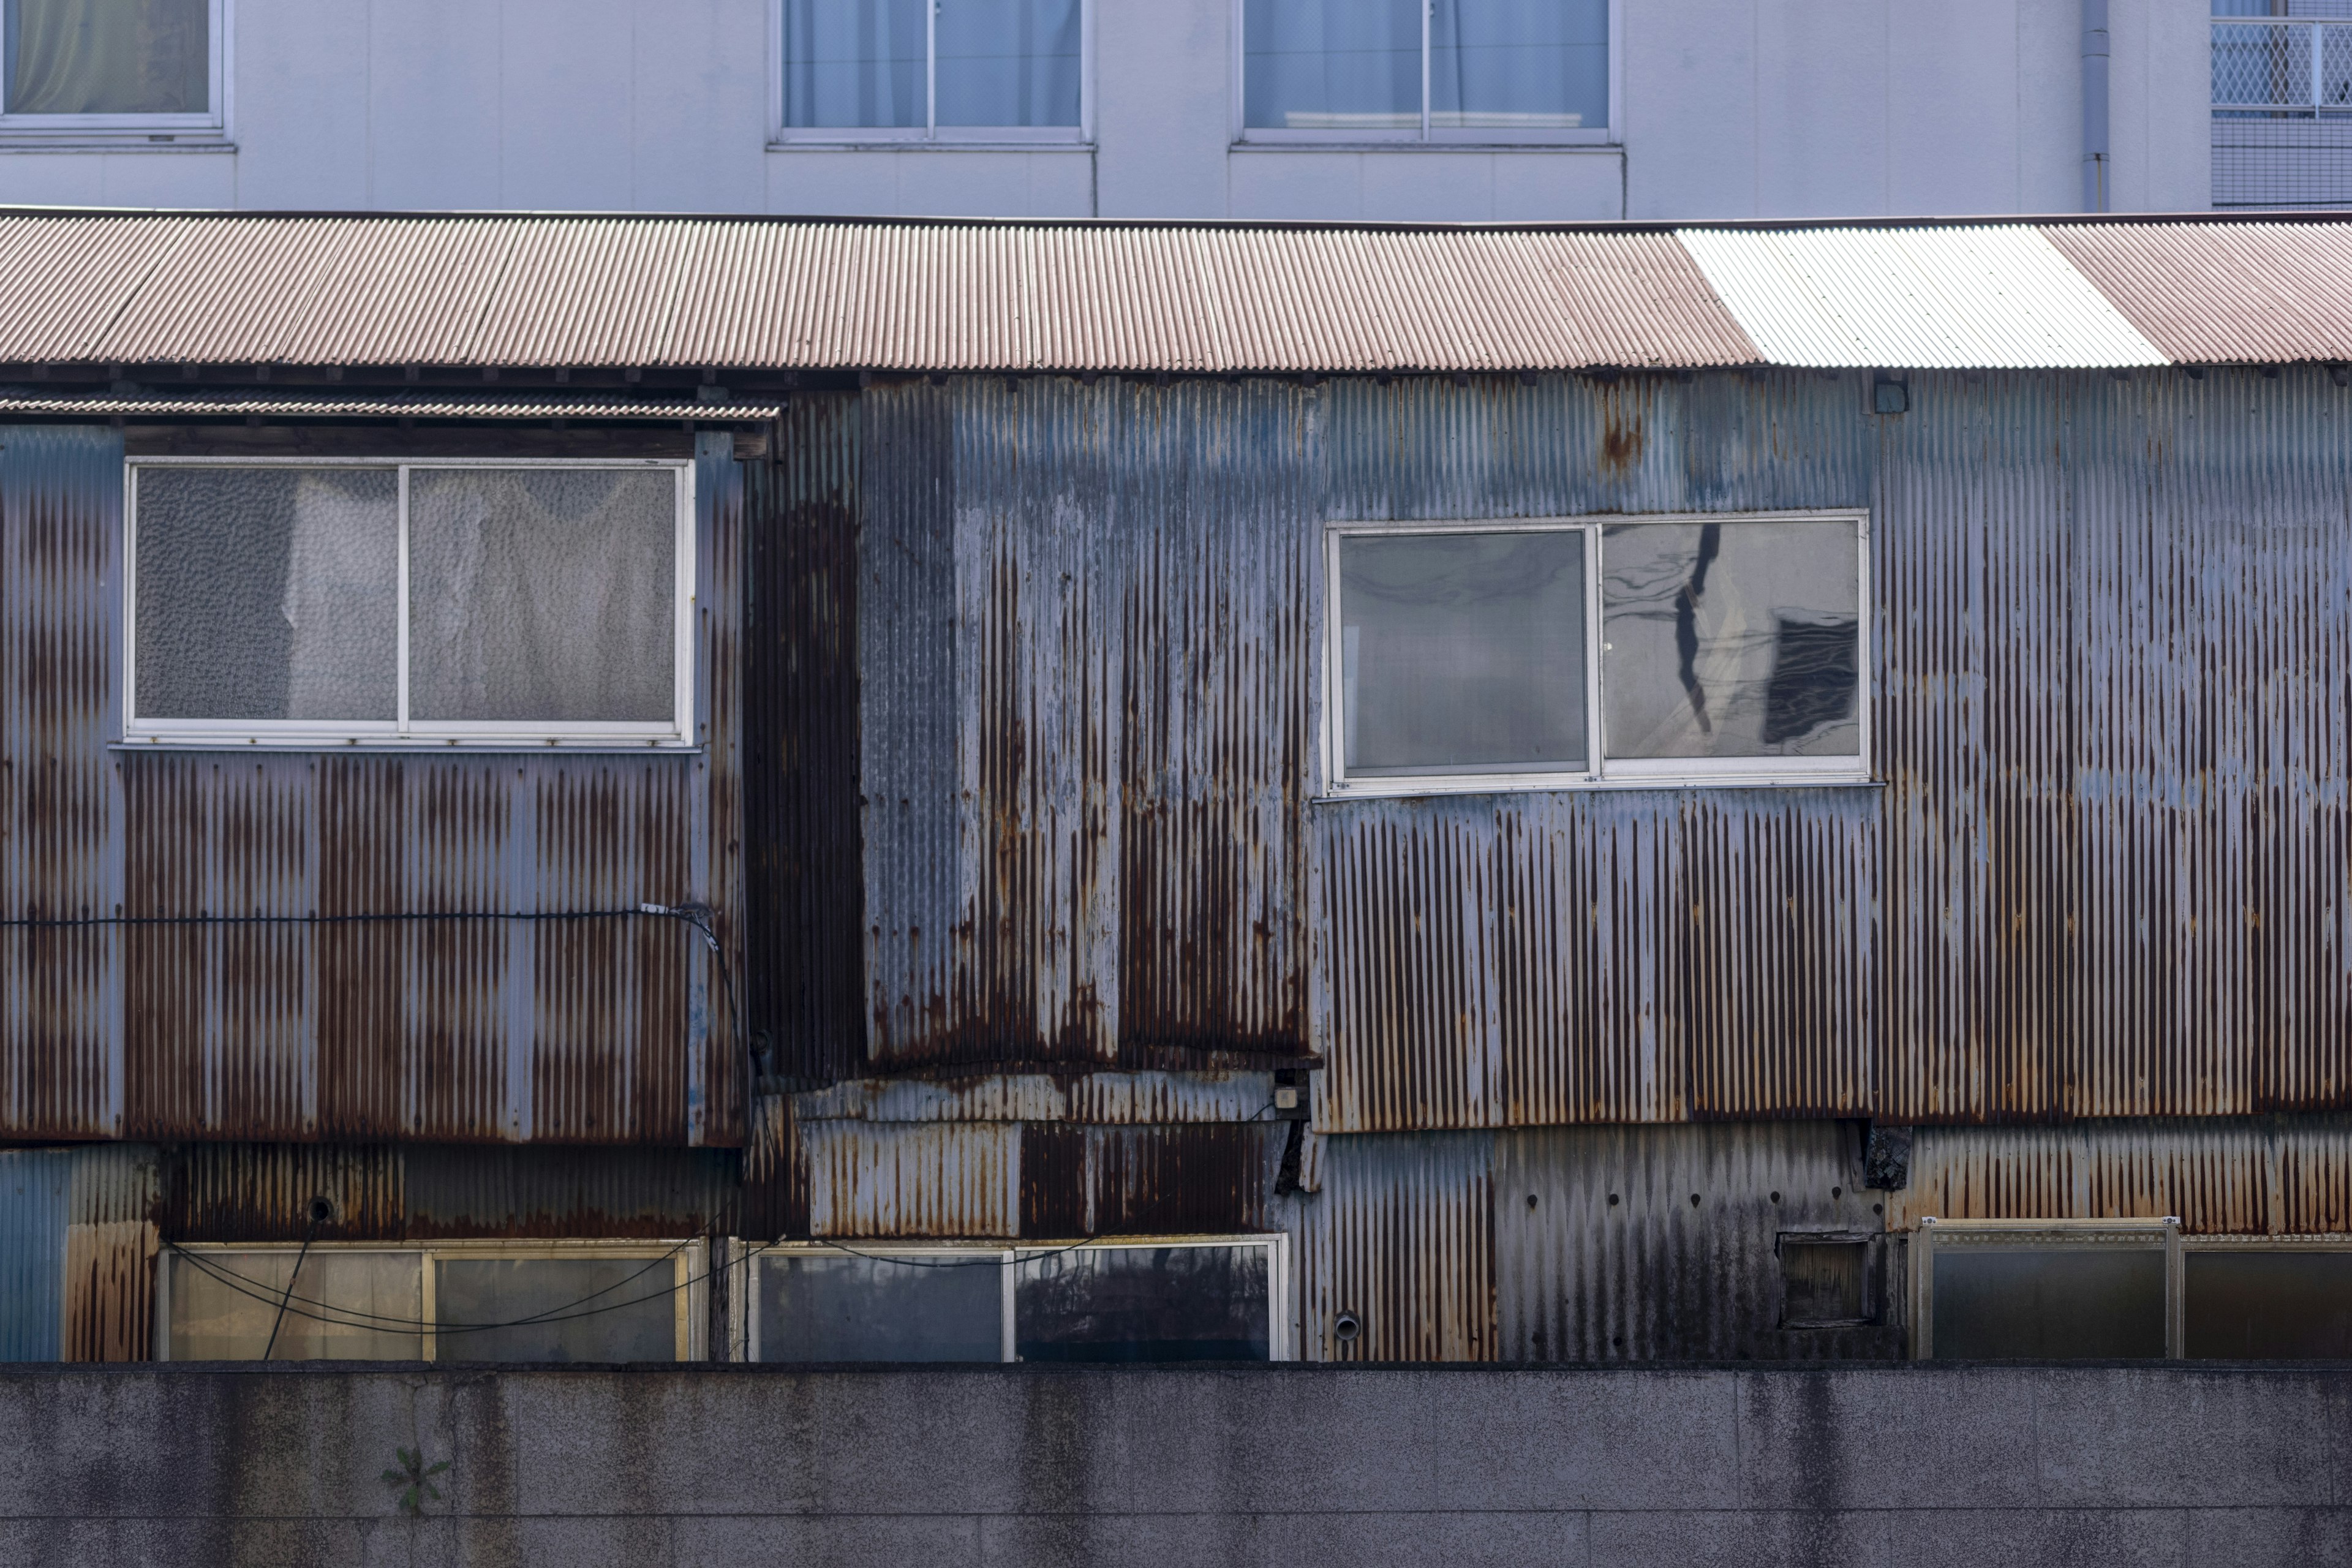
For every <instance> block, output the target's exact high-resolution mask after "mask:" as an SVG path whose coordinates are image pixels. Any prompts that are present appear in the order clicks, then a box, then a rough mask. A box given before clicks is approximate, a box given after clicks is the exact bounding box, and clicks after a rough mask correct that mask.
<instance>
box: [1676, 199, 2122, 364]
mask: <svg viewBox="0 0 2352 1568" xmlns="http://www.w3.org/2000/svg"><path fill="white" fill-rule="evenodd" d="M1678 237H1679V238H1680V239H1681V240H1682V242H1683V244H1684V246H1685V247H1686V248H1687V249H1688V250H1689V251H1690V254H1691V255H1692V256H1693V257H1694V258H1696V260H1697V262H1698V265H1699V268H1700V270H1701V271H1703V272H1705V273H1706V279H1707V282H1708V283H1709V284H1710V285H1711V286H1712V287H1713V288H1714V289H1715V291H1716V293H1717V296H1719V297H1720V298H1721V299H1722V300H1723V301H1724V303H1725V305H1726V306H1727V307H1728V308H1729V310H1730V311H1731V314H1732V315H1733V317H1734V318H1735V319H1736V320H1738V322H1739V324H1740V326H1741V327H1742V328H1743V329H1744V330H1745V331H1747V333H1748V336H1749V337H1750V338H1752V339H1753V340H1754V341H1755V342H1756V345H1757V348H1758V350H1759V352H1760V353H1761V355H1762V357H1763V358H1764V359H1765V360H1766V361H1768V362H1769V363H1775V364H1789V365H1850V366H1859V367H1861V368H1863V369H1870V368H1872V367H1874V366H1912V367H1917V368H1921V369H1935V368H1950V369H1959V368H2011V369H2026V368H2037V367H2038V368H2047V369H2057V368H2067V367H2104V366H2108V365H2155V364H2163V363H2166V359H2165V355H2164V353H2162V352H2161V351H2160V350H2158V348H2157V347H2156V345H2154V344H2153V343H2151V342H2148V341H2147V339H2146V338H2144V337H2142V336H2141V335H2140V334H2139V332H2138V331H2137V329H2135V328H2134V327H2133V325H2132V323H2131V321H2129V320H2127V319H2126V317H2125V316H2124V315H2123V314H2121V313H2119V312H2118V311H2117V310H2116V307H2115V306H2114V305H2112V304H2110V303H2108V301H2107V300H2106V298H2105V296H2104V295H2102V294H2101V293H2100V292H2099V290H2098V289H2096V288H2095V287H2093V285H2092V284H2091V282H2090V281H2089V279H2085V278H2084V276H2083V275H2082V274H2081V273H2080V272H2077V271H2076V270H2075V269H2074V267H2073V266H2071V265H2070V264H2069V263H2068V261H2067V258H2066V257H2065V256H2064V255H2063V254H2062V253H2061V252H2060V251H2059V250H2058V249H2057V248H2056V247H2053V245H2052V243H2051V242H2050V240H2048V239H2046V238H2044V237H2043V236H2042V231H2041V230H2040V229H2037V228H2033V227H2032V226H2027V225H2024V224H1994V225H1987V226H1982V227H1954V228H1848V227H1840V228H1822V229H1771V230H1762V229H1759V230H1730V229H1685V230H1682V231H1680V234H1679V236H1678Z"/></svg>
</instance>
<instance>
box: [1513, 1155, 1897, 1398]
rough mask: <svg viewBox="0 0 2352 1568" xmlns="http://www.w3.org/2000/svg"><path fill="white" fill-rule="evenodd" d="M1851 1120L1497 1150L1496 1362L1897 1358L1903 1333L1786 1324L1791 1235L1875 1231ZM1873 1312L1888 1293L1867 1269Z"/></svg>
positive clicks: (1887, 1328)
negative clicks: (1784, 1288)
mask: <svg viewBox="0 0 2352 1568" xmlns="http://www.w3.org/2000/svg"><path fill="white" fill-rule="evenodd" d="M1860 1155H1861V1134H1860V1130H1859V1128H1858V1126H1857V1124H1854V1123H1852V1122H1835V1121H1780V1122H1748V1123H1716V1124H1711V1125H1703V1126H1696V1127H1561V1128H1533V1129H1528V1130H1525V1131H1514V1132H1508V1133H1499V1134H1497V1135H1496V1139H1495V1176H1494V1194H1495V1238H1494V1245H1495V1281H1496V1300H1497V1303H1498V1331H1499V1334H1500V1344H1501V1355H1502V1359H1504V1360H1506V1361H1530V1362H1547V1361H1549V1362H1613V1361H1661V1360H1666V1361H1737V1360H1747V1359H1756V1360H1776V1361H1777V1360H1800V1361H1811V1360H1837V1359H1847V1358H1852V1357H1855V1356H1861V1357H1888V1358H1891V1357H1895V1356H1899V1355H1900V1354H1901V1353H1902V1341H1901V1338H1900V1330H1899V1326H1898V1325H1897V1324H1895V1323H1893V1322H1886V1321H1882V1322H1881V1323H1879V1324H1877V1325H1874V1326H1870V1327H1864V1328H1855V1329H1801V1330H1791V1329H1786V1328H1784V1327H1782V1300H1781V1265H1780V1254H1779V1252H1778V1249H1777V1244H1778V1242H1779V1240H1780V1237H1782V1236H1783V1235H1786V1234H1791V1233H1793V1234H1795V1235H1798V1236H1806V1235H1813V1236H1822V1235H1834V1236H1839V1237H1860V1236H1867V1235H1871V1234H1874V1233H1877V1232H1880V1231H1881V1230H1883V1229H1884V1227H1885V1217H1884V1215H1883V1214H1882V1213H1881V1212H1880V1210H1881V1209H1883V1207H1884V1206H1885V1199H1886V1194H1884V1193H1877V1192H1871V1191H1868V1190H1866V1189H1864V1188H1863V1187H1862V1185H1861V1180H1862V1163H1861V1158H1860ZM1870 1261H1871V1265H1872V1267H1873V1268H1874V1271H1876V1272H1877V1273H1878V1274H1879V1275H1880V1278H1879V1279H1875V1280H1874V1281H1873V1284H1874V1286H1875V1287H1876V1289H1875V1291H1874V1294H1875V1296H1876V1298H1877V1300H1876V1303H1875V1304H1876V1305H1877V1306H1878V1308H1879V1309H1880V1315H1881V1317H1882V1318H1883V1319H1884V1318H1891V1317H1892V1316H1893V1315H1894V1314H1893V1311H1892V1309H1893V1308H1894V1306H1895V1302H1896V1300H1898V1298H1899V1292H1898V1291H1896V1290H1895V1289H1890V1287H1891V1286H1892V1284H1893V1283H1894V1279H1893V1278H1892V1276H1891V1275H1890V1273H1889V1271H1888V1270H1887V1268H1886V1265H1887V1258H1886V1257H1885V1253H1884V1251H1883V1250H1882V1251H1880V1252H1879V1253H1877V1254H1876V1255H1875V1256H1874V1257H1873V1258H1871V1260H1870Z"/></svg>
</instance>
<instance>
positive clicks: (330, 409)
mask: <svg viewBox="0 0 2352 1568" xmlns="http://www.w3.org/2000/svg"><path fill="white" fill-rule="evenodd" d="M782 412H783V408H782V405H780V404H774V403H765V404H761V403H702V402H695V403H686V402H673V403H612V402H602V403H584V402H583V403H562V402H550V401H546V400H544V399H542V400H540V401H536V402H529V403H525V402H518V401H516V400H514V399H511V398H509V399H503V400H500V399H491V398H446V397H445V398H418V399H413V400H412V399H406V398H383V397H374V398H341V399H338V398H326V397H0V418H5V417H6V416H11V415H22V416H34V417H39V418H58V417H64V418H71V417H75V416H89V417H94V418H100V419H107V418H128V419H197V418H219V417H224V416H226V417H235V416H240V415H242V416H247V417H250V418H268V419H580V420H593V421H602V422H611V421H615V420H620V421H626V420H646V419H659V420H677V419H695V420H701V421H705V422H713V421H716V422H733V421H764V420H769V419H773V418H775V417H777V416H779V415H781V414H782Z"/></svg>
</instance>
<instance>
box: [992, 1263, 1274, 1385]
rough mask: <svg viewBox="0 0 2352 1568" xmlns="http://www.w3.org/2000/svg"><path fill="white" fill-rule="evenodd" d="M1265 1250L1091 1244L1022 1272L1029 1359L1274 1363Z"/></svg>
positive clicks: (1020, 1331)
mask: <svg viewBox="0 0 2352 1568" xmlns="http://www.w3.org/2000/svg"><path fill="white" fill-rule="evenodd" d="M1267 1290H1268V1282H1267V1278H1266V1255H1265V1248H1264V1247H1084V1248H1081V1249H1079V1250H1077V1251H1074V1252H1059V1253H1049V1254H1046V1255H1044V1256H1041V1257H1035V1258H1022V1259H1021V1260H1020V1262H1019V1263H1018V1264H1017V1265H1016V1266H1015V1271H1014V1276H1013V1325H1014V1332H1015V1335H1016V1345H1017V1349H1018V1352H1019V1354H1020V1357H1021V1359H1022V1360H1023V1361H1085V1362H1106V1361H1139V1362H1164V1361H1266V1360H1270V1359H1271V1358H1272V1354H1273V1349H1272V1345H1271V1342H1269V1340H1268V1338H1267V1335H1268V1332H1269V1330H1270V1320H1269V1319H1268V1316H1267Z"/></svg>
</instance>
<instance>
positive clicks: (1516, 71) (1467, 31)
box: [1238, 0, 1615, 142]
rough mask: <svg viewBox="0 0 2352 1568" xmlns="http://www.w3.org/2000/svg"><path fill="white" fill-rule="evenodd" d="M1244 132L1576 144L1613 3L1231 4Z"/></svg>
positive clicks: (1329, 0) (1587, 116)
mask: <svg viewBox="0 0 2352 1568" xmlns="http://www.w3.org/2000/svg"><path fill="white" fill-rule="evenodd" d="M1238 3H1239V5H1240V6H1241V27H1240V33H1241V71H1242V94H1241V97H1242V135H1243V137H1244V140H1251V141H1256V140H1276V141H1278V140H1285V139H1293V140H1326V141H1328V140H1359V139H1369V140H1378V141H1391V140H1403V141H1432V142H1447V141H1452V142H1464V141H1467V142H1496V141H1554V142H1578V141H1594V140H1602V139H1605V138H1606V136H1607V134H1608V132H1609V128H1610V126H1611V125H1612V123H1613V115H1612V104H1611V98H1612V89H1613V83H1614V80H1615V78H1614V73H1613V71H1612V63H1611V58H1610V42H1611V31H1612V28H1611V12H1612V8H1613V0H1238Z"/></svg>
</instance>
